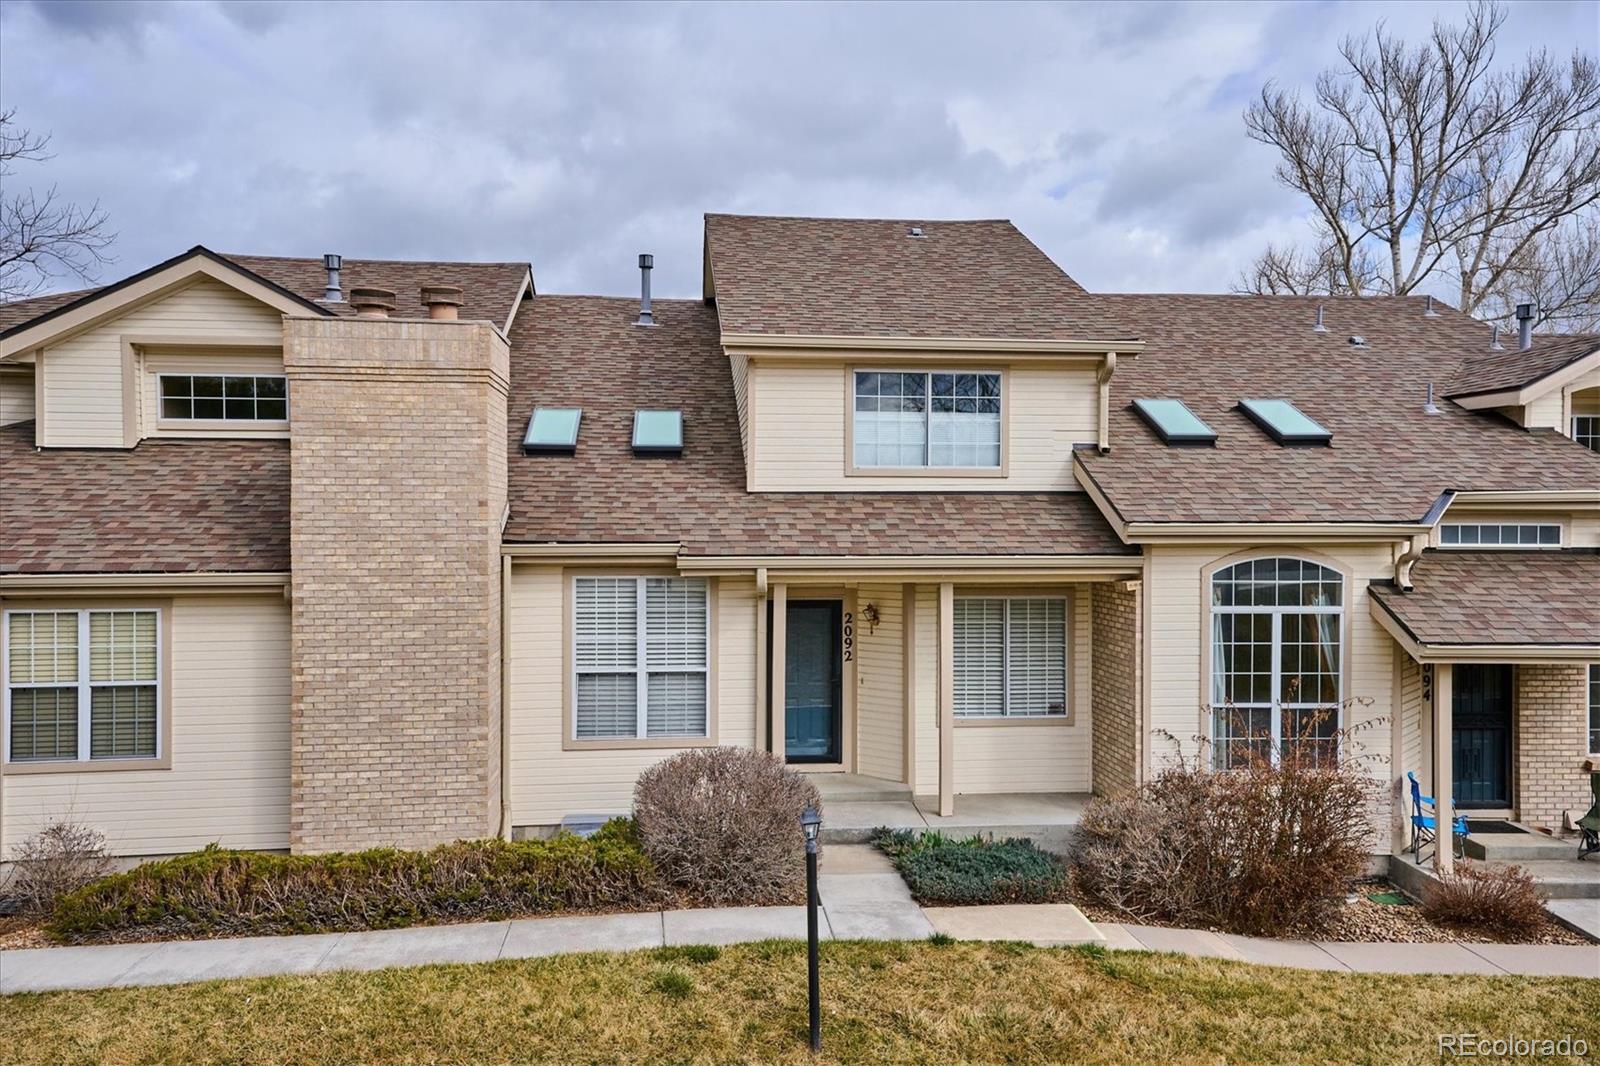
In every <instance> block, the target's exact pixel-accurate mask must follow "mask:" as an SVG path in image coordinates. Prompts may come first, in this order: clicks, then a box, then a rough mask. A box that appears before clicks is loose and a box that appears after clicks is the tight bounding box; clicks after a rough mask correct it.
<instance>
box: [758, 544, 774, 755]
mask: <svg viewBox="0 0 1600 1066" xmlns="http://www.w3.org/2000/svg"><path fill="white" fill-rule="evenodd" d="M766 708H767V572H766V571H765V570H762V571H761V572H760V574H759V576H758V577H757V578H756V750H757V751H771V750H772V738H771V737H770V736H769V735H768V734H767V715H766V713H765V712H766Z"/></svg>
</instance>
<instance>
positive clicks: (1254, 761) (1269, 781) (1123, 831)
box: [1073, 740, 1379, 936]
mask: <svg viewBox="0 0 1600 1066" xmlns="http://www.w3.org/2000/svg"><path fill="white" fill-rule="evenodd" d="M1338 743H1339V742H1338V740H1333V741H1332V742H1328V741H1320V742H1319V745H1316V746H1314V745H1306V746H1304V747H1301V746H1295V745H1290V746H1288V747H1287V748H1286V749H1285V750H1283V751H1281V752H1279V753H1278V756H1277V757H1276V758H1267V757H1265V756H1263V757H1260V758H1236V759H1234V760H1233V765H1232V768H1229V769H1225V770H1214V769H1212V768H1210V767H1209V766H1208V765H1206V764H1205V762H1204V761H1203V760H1202V759H1200V758H1196V759H1194V760H1184V761H1181V762H1179V763H1176V764H1174V765H1172V766H1169V767H1168V768H1166V769H1164V770H1162V771H1161V772H1160V773H1158V774H1157V775H1156V777H1155V778H1154V779H1153V780H1151V781H1150V782H1149V783H1147V784H1145V785H1144V786H1143V787H1141V788H1139V789H1136V790H1132V791H1128V792H1124V793H1121V794H1118V795H1115V796H1111V797H1105V798H1097V799H1095V800H1093V801H1092V802H1091V803H1090V804H1089V806H1088V807H1087V808H1086V809H1085V811H1084V815H1083V820H1082V822H1081V824H1080V825H1079V835H1078V846H1077V851H1076V853H1075V855H1074V860H1073V876H1074V881H1075V884H1076V887H1077V888H1078V889H1079V890H1080V891H1082V892H1083V893H1084V894H1085V895H1087V896H1088V897H1090V898H1091V899H1093V900H1095V901H1096V902H1098V903H1100V904H1101V905H1102V906H1105V907H1107V908H1109V909H1110V910H1113V911H1115V912H1116V913H1118V914H1120V915H1123V916H1125V917H1127V918H1130V919H1133V920H1135V921H1141V922H1158V923H1167V924H1173V925H1184V926H1202V927H1206V928H1218V929H1224V930H1227V931H1229V932H1233V933H1244V934H1267V935H1278V936H1281V935H1284V934H1285V933H1287V932H1290V931H1296V932H1305V931H1313V930H1316V929H1318V928H1320V927H1322V926H1324V925H1325V924H1326V923H1327V921H1328V919H1329V918H1331V916H1332V915H1333V913H1334V912H1335V911H1336V910H1337V909H1338V907H1339V906H1340V905H1341V904H1342V903H1343V901H1344V899H1345V894H1346V891H1347V888H1348V886H1349V884H1350V882H1351V881H1353V880H1354V879H1355V878H1357V877H1359V876H1360V875H1361V874H1362V872H1363V870H1364V868H1365V864H1366V856H1367V854H1368V852H1369V851H1371V843H1370V839H1369V838H1370V835H1371V832H1372V823H1371V820H1370V817H1371V816H1370V805H1371V802H1372V799H1373V797H1374V796H1375V795H1376V794H1377V793H1378V791H1379V786H1378V785H1377V783H1376V782H1375V781H1373V780H1372V779H1371V778H1370V777H1368V776H1367V775H1366V773H1365V772H1364V771H1363V770H1362V769H1361V768H1360V765H1359V763H1357V762H1356V761H1355V760H1351V759H1343V760H1341V759H1339V758H1338V757H1337V751H1338V747H1337V744H1338ZM1330 750H1331V751H1332V752H1333V753H1334V755H1333V757H1329V753H1330Z"/></svg>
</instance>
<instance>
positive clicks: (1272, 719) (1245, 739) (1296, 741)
mask: <svg viewBox="0 0 1600 1066" xmlns="http://www.w3.org/2000/svg"><path fill="white" fill-rule="evenodd" d="M1343 662H1344V578H1343V577H1342V576H1341V575H1340V574H1339V572H1338V571H1336V570H1332V569H1330V568H1328V567H1326V566H1323V565H1321V564H1319V563H1314V562H1312V561H1310V560H1308V559H1295V558H1265V559H1249V560H1246V561H1244V562H1240V563H1235V564H1233V565H1232V566H1228V567H1224V568H1222V569H1220V570H1218V571H1216V573H1214V574H1213V575H1212V576H1211V722H1212V730H1211V739H1212V750H1213V758H1214V761H1215V763H1216V765H1217V766H1219V767H1233V766H1242V765H1246V764H1248V763H1250V762H1251V761H1253V760H1276V759H1277V758H1278V757H1279V755H1280V753H1282V752H1284V751H1286V750H1289V748H1290V747H1292V746H1295V745H1309V746H1310V750H1311V751H1312V752H1313V753H1316V754H1320V753H1321V752H1322V751H1324V750H1326V751H1328V752H1330V753H1335V754H1336V739H1337V736H1338V730H1339V715H1340V703H1341V700H1342V698H1343V692H1342V688H1343Z"/></svg>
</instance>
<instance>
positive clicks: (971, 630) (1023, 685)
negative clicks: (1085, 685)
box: [952, 596, 1067, 718]
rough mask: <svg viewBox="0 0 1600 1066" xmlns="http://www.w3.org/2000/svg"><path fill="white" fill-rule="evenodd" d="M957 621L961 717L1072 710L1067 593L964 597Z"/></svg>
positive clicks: (1034, 714) (1023, 715)
mask: <svg viewBox="0 0 1600 1066" xmlns="http://www.w3.org/2000/svg"><path fill="white" fill-rule="evenodd" d="M952 621H953V623H954V628H955V658H954V662H953V664H952V665H953V668H954V674H955V713H956V715H957V716H958V717H962V718H1042V717H1049V716H1052V715H1065V714H1066V713H1067V601H1066V600H1065V599H1064V598H1046V597H1022V596H1013V597H1001V596H985V597H960V598H958V599H957V600H956V601H955V610H954V616H953V619H952Z"/></svg>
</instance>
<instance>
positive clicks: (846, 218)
mask: <svg viewBox="0 0 1600 1066" xmlns="http://www.w3.org/2000/svg"><path fill="white" fill-rule="evenodd" d="M705 218H706V219H708V220H709V219H713V218H742V219H760V220H762V221H766V222H886V223H889V222H892V223H895V224H901V223H907V222H915V223H920V224H922V225H941V226H964V225H978V224H984V225H994V224H995V223H1001V224H1004V225H1007V226H1011V227H1013V228H1015V227H1016V223H1015V222H1013V221H1012V220H1011V219H1009V218H936V217H933V216H917V215H911V216H905V217H900V218H885V217H881V216H857V215H747V214H737V213H735V212H731V211H707V212H706V213H705Z"/></svg>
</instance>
